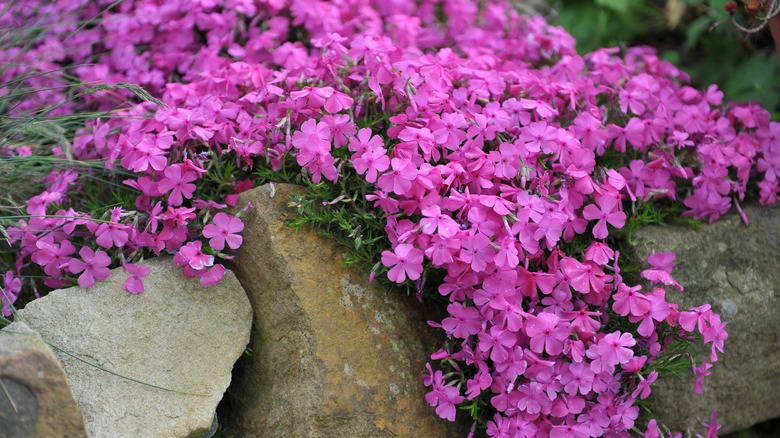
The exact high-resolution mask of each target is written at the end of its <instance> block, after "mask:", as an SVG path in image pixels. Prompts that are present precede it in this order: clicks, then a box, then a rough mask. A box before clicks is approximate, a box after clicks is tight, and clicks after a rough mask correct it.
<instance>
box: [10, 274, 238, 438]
mask: <svg viewBox="0 0 780 438" xmlns="http://www.w3.org/2000/svg"><path fill="white" fill-rule="evenodd" d="M145 265H146V266H148V267H150V268H151V273H150V274H149V276H148V277H146V278H145V279H144V283H145V285H146V292H144V293H143V294H139V295H131V294H129V293H127V292H125V291H124V290H122V288H121V284H122V282H123V281H124V279H125V277H126V275H127V274H126V273H124V272H123V270H122V269H121V268H119V269H115V270H114V271H113V272H112V274H111V277H109V278H108V280H107V281H105V282H99V283H96V284H95V286H93V287H91V288H89V289H82V288H78V287H74V288H70V289H64V290H57V291H53V292H51V293H50V294H49V295H47V296H46V297H44V298H41V299H38V300H35V301H33V302H31V303H30V304H28V305H27V307H26V308H24V309H23V310H21V311H20V312H19V314H20V315H21V319H22V320H23V321H25V322H26V323H27V324H29V325H30V326H31V327H33V328H35V329H36V330H37V331H38V332H40V333H41V336H42V337H43V338H44V339H45V340H46V341H48V342H49V343H51V344H53V345H54V346H56V347H58V348H60V349H62V351H64V352H67V353H58V355H59V357H60V360H61V361H62V364H63V367H64V368H65V370H66V371H67V373H68V381H69V383H70V386H71V388H72V389H73V395H74V397H75V399H76V402H77V403H78V405H79V407H80V408H81V411H82V413H83V414H84V420H85V422H86V424H87V428H88V431H89V433H90V435H91V436H92V437H93V438H102V437H106V438H122V437H147V436H148V437H198V438H202V437H203V436H204V435H205V434H206V433H207V432H208V431H209V430H210V428H211V426H212V420H213V418H214V412H215V410H216V407H217V404H218V403H219V401H220V400H221V399H222V396H223V394H224V392H225V390H226V389H227V387H228V385H229V384H230V378H231V370H232V368H233V365H234V363H235V361H236V360H237V359H238V357H239V356H241V354H242V353H243V352H244V350H245V347H246V344H247V342H248V341H249V329H250V327H251V322H252V310H251V307H250V305H249V301H248V300H247V297H246V294H245V293H244V291H243V289H242V288H241V285H240V284H239V283H238V281H237V280H236V278H235V276H234V275H233V274H232V273H231V272H226V273H225V277H224V278H223V280H222V282H220V283H219V284H218V285H216V286H213V287H210V288H204V287H201V286H200V285H199V283H198V280H197V279H189V278H186V277H184V276H183V275H182V274H181V272H180V270H179V268H176V267H175V266H174V265H173V263H172V261H171V260H170V259H153V260H148V261H146V262H145Z"/></svg>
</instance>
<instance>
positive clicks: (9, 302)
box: [0, 271, 22, 318]
mask: <svg viewBox="0 0 780 438" xmlns="http://www.w3.org/2000/svg"><path fill="white" fill-rule="evenodd" d="M21 290H22V280H21V279H19V278H16V277H14V273H13V271H6V273H5V275H4V276H3V287H2V290H0V292H1V293H2V294H1V295H0V301H2V303H3V310H2V313H3V316H4V317H6V318H7V317H9V316H11V314H12V313H13V304H14V302H15V301H16V299H17V298H19V292H21Z"/></svg>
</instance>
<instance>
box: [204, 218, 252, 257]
mask: <svg viewBox="0 0 780 438" xmlns="http://www.w3.org/2000/svg"><path fill="white" fill-rule="evenodd" d="M243 229H244V223H243V222H242V221H241V219H239V218H237V217H235V216H228V215H227V214H225V213H217V214H216V216H214V220H213V221H212V223H211V224H208V225H206V226H205V227H203V237H206V238H208V239H209V245H211V247H212V248H214V249H216V250H217V251H222V250H223V249H225V243H227V245H228V246H229V247H230V248H231V249H238V247H239V246H241V243H242V242H243V238H242V237H241V236H240V235H238V234H237V233H240V232H241V231H242V230H243Z"/></svg>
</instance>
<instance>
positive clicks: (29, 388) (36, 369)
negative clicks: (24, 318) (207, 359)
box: [0, 322, 87, 438]
mask: <svg viewBox="0 0 780 438" xmlns="http://www.w3.org/2000/svg"><path fill="white" fill-rule="evenodd" d="M0 380H2V390H0V436H5V437H15V438H27V437H30V438H32V437H47V438H49V437H50V438H59V437H62V438H65V437H69V438H79V437H85V438H86V437H87V431H86V429H85V428H84V421H83V420H82V418H81V412H80V411H79V408H78V406H76V402H75V401H74V400H73V394H72V393H71V391H70V387H68V381H67V376H66V375H65V370H63V369H62V366H61V365H60V362H59V360H58V359H57V356H56V355H55V354H54V352H53V351H52V350H51V348H49V346H48V345H46V343H45V342H43V339H41V336H40V335H39V334H38V333H37V332H36V331H35V330H32V329H30V328H29V327H28V326H27V325H26V324H24V323H22V322H14V323H12V324H11V325H9V326H7V327H6V328H4V329H3V330H0Z"/></svg>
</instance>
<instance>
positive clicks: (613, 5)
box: [596, 0, 631, 15]
mask: <svg viewBox="0 0 780 438" xmlns="http://www.w3.org/2000/svg"><path fill="white" fill-rule="evenodd" d="M596 4H597V5H601V6H605V7H608V8H610V9H612V10H613V11H615V12H617V13H618V14H620V15H625V14H626V12H628V8H629V6H630V5H631V3H630V0H596Z"/></svg>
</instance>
